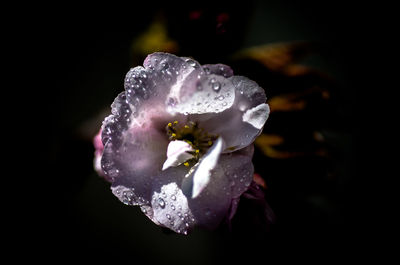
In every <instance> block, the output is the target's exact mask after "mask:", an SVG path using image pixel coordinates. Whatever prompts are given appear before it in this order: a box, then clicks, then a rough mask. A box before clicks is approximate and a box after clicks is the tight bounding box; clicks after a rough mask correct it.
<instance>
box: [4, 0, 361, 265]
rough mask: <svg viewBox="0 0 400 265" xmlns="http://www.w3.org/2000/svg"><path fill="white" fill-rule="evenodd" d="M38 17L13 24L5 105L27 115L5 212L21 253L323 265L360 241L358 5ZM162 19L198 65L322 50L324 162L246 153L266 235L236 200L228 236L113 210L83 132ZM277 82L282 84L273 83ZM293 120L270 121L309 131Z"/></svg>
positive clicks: (215, 6) (66, 11)
mask: <svg viewBox="0 0 400 265" xmlns="http://www.w3.org/2000/svg"><path fill="white" fill-rule="evenodd" d="M36 9H39V11H37V12H36V11H35V12H33V11H32V13H30V12H27V13H28V14H27V15H26V16H25V15H24V14H25V13H24V14H23V15H21V16H19V17H17V18H15V19H16V20H18V19H19V18H21V21H22V22H23V23H22V27H21V28H18V30H15V31H12V37H11V39H13V40H15V41H16V46H17V47H18V49H19V51H22V52H20V53H19V56H20V57H21V59H19V60H18V61H17V67H18V68H19V69H20V71H19V72H20V74H18V77H16V79H15V80H17V82H18V84H19V87H20V89H19V90H18V91H16V93H17V94H14V99H17V98H20V99H22V100H16V101H15V102H18V103H20V107H21V108H23V109H24V115H23V116H19V117H20V118H21V117H23V118H24V125H23V127H24V128H25V129H24V130H22V133H21V138H22V139H24V141H23V143H22V147H21V149H22V150H25V151H26V152H24V155H23V161H24V162H23V163H22V166H21V164H18V165H17V168H16V170H17V171H21V172H23V171H24V170H27V173H23V174H21V175H23V176H22V177H21V178H18V181H21V182H22V183H23V184H22V185H21V186H23V190H24V191H23V192H18V191H17V192H16V194H19V195H15V196H16V197H17V199H18V200H17V202H18V206H17V207H15V208H13V209H12V214H13V215H14V216H18V221H15V222H14V221H11V222H12V223H13V224H14V225H15V226H11V227H12V228H10V232H11V234H12V235H13V236H12V240H11V241H10V245H11V246H13V247H15V249H23V253H24V255H22V256H23V258H28V259H32V258H38V259H39V260H47V259H53V257H54V258H55V259H56V260H62V261H64V260H66V261H74V260H84V261H93V262H94V261H113V262H118V261H124V262H129V263H134V264H135V263H136V264H141V263H143V262H147V263H150V264H153V263H156V262H157V263H162V264H184V263H185V264H221V263H224V262H225V261H235V260H237V259H238V258H245V259H247V261H248V262H263V263H264V262H265V263H267V262H269V260H271V259H279V260H280V259H282V260H286V259H295V260H296V259H298V258H299V259H305V260H309V259H315V260H317V261H325V260H330V259H336V258H341V257H344V256H345V255H348V254H349V253H352V249H353V244H354V243H355V242H356V238H357V236H358V228H357V223H356V221H355V220H356V218H355V217H356V216H357V214H358V213H357V211H358V210H357V209H358V201H357V199H356V198H355V195H353V194H354V192H355V189H356V188H355V187H356V186H355V178H354V177H355V171H356V169H355V151H354V145H355V144H354V137H355V131H356V129H357V128H356V126H357V125H356V123H355V121H354V115H353V111H354V110H353V109H354V107H353V104H354V95H355V92H356V90H355V87H356V82H355V77H354V74H355V72H356V71H357V70H356V69H357V68H358V67H359V65H358V64H359V63H358V58H359V49H360V45H361V44H360V41H359V40H360V39H361V38H362V36H359V35H361V32H362V31H361V28H362V23H360V20H359V19H358V13H359V12H360V11H359V9H356V8H355V7H354V6H349V5H348V4H345V3H340V2H336V1H328V2H325V1H324V2H323V3H320V2H317V1H299V2H294V1H293V2H292V1H289V2H286V1H285V2H281V1H265V2H264V1H246V2H245V3H237V4H233V3H214V2H207V1H205V2H203V1H202V2H201V3H199V4H186V5H184V6H182V5H172V4H165V3H164V4H161V5H157V4H155V3H148V4H143V3H142V4H140V5H137V4H133V3H132V4H129V5H126V6H123V7H116V5H115V4H114V5H105V6H101V5H96V6H93V7H89V8H87V7H78V6H77V7H67V6H60V7H54V8H50V9H49V10H48V11H46V9H45V8H44V7H43V9H41V8H40V7H37V6H36ZM36 9H35V10H36ZM196 10H202V12H203V13H202V14H203V17H202V20H201V22H200V23H198V22H193V21H191V20H190V19H188V16H189V15H188V14H190V12H192V11H196ZM221 13H227V14H229V15H230V21H229V23H228V24H227V25H225V26H226V28H225V29H224V33H223V34H221V32H220V31H218V29H217V28H216V27H217V25H216V20H215V18H216V17H217V16H218V14H221ZM159 14H163V16H164V18H165V22H166V23H167V28H168V31H169V36H170V37H171V38H173V39H174V40H176V41H177V42H178V44H179V51H178V52H177V54H178V55H180V56H191V57H193V58H195V59H196V60H198V61H199V62H200V63H201V64H206V63H219V62H220V63H226V64H229V63H230V62H231V61H232V60H231V59H230V57H229V55H230V54H232V53H234V52H235V51H238V50H240V49H243V48H245V47H251V46H255V45H261V44H268V43H274V42H289V41H313V42H316V43H318V47H319V48H318V52H317V53H316V55H314V56H312V57H310V58H309V60H308V61H306V62H305V63H307V64H308V65H311V66H313V67H316V68H318V69H320V70H321V71H323V72H326V73H328V74H329V75H330V76H332V77H333V79H334V80H335V86H334V91H331V92H332V95H333V98H334V100H333V103H332V104H331V105H329V107H330V109H329V110H328V111H325V109H324V111H323V112H321V113H323V114H321V115H322V117H318V119H319V120H318V126H319V127H318V128H319V129H321V131H323V132H325V137H326V139H327V143H326V146H325V147H326V148H327V149H328V151H329V152H330V153H331V156H330V157H329V159H322V158H318V157H306V158H299V159H292V160H290V159H289V160H277V159H271V158H266V157H264V156H263V155H262V154H261V153H260V152H259V151H256V154H255V159H254V163H255V168H256V171H257V172H259V173H261V175H262V176H263V177H264V179H265V180H266V182H267V185H268V189H267V190H266V192H265V193H266V199H267V201H268V202H269V204H270V206H271V208H272V209H273V210H274V212H275V214H276V216H277V221H276V223H275V224H273V225H272V226H271V227H270V228H269V229H268V231H265V229H264V228H263V227H260V226H257V225H254V224H251V223H250V222H249V221H246V216H247V215H248V214H249V213H248V212H246V206H245V205H244V204H242V206H239V210H238V214H237V218H236V220H235V222H234V224H236V226H235V227H236V229H234V231H233V232H232V233H227V232H226V230H224V229H220V230H218V231H215V232H212V231H203V230H196V231H194V232H193V233H192V234H190V235H189V236H181V235H176V234H173V233H168V232H167V231H164V230H162V229H161V228H159V227H157V226H156V225H155V224H153V223H152V222H151V221H150V220H148V219H147V217H145V216H144V215H143V214H142V213H141V212H140V209H139V208H137V207H128V206H125V205H123V204H122V203H120V202H119V201H118V200H117V199H116V198H115V197H114V196H113V195H112V194H111V192H110V189H109V184H108V183H107V182H105V181H104V180H102V179H101V178H99V177H98V176H97V175H96V174H95V172H94V171H93V168H92V159H93V152H94V149H93V147H92V143H91V140H90V137H91V136H92V135H93V134H94V133H95V132H96V130H97V128H99V127H100V125H101V123H100V122H101V120H99V118H98V117H99V115H100V114H101V113H102V112H103V111H104V109H105V108H107V107H108V106H109V105H110V104H111V103H112V101H113V99H114V98H115V96H116V95H117V94H118V93H119V92H120V91H122V89H123V80H124V76H125V74H126V72H127V71H128V70H129V68H130V67H133V66H136V65H137V64H141V63H142V60H143V58H141V57H140V56H137V55H135V54H134V53H133V52H132V48H131V46H132V42H133V40H134V39H135V38H136V37H137V36H138V35H139V34H140V33H142V32H144V31H145V30H146V29H147V28H148V26H149V25H150V23H151V22H152V21H153V20H154V18H155V17H156V16H157V15H159ZM360 27H361V28H360ZM225 30H226V31H225ZM21 55H22V56H21ZM232 67H233V70H234V71H235V73H237V74H242V75H246V76H249V77H250V78H252V79H254V80H255V81H257V82H262V86H263V87H264V88H265V89H266V92H267V96H268V97H270V96H271V95H274V94H279V93H280V91H278V90H277V88H279V85H275V86H271V90H270V91H271V92H270V94H269V90H268V89H269V88H268V86H269V84H268V82H269V79H268V78H266V77H265V76H264V78H265V80H259V79H257V78H259V77H260V75H259V74H257V73H258V72H257V71H259V70H257V69H258V68H254V69H253V68H246V67H244V66H243V64H239V63H237V64H236V65H235V63H234V62H233V65H232ZM262 73H263V72H262ZM261 76H262V74H261ZM272 77H276V76H274V75H272ZM274 82H276V83H277V84H281V83H280V80H279V79H278V80H277V79H274ZM282 82H286V81H282ZM290 82H292V81H290ZM290 82H289V83H290ZM289 83H288V84H289ZM274 87H275V90H274ZM25 101H26V102H28V104H23V103H22V102H25ZM13 106H14V105H13ZM316 112H318V110H316ZM325 114H326V116H324V115H325ZM96 117H97V118H96ZM270 119H271V118H270ZM285 119H286V118H285ZM290 119H292V121H293V124H294V125H293V126H294V127H290V125H287V124H281V123H279V116H276V118H275V119H274V120H271V126H272V128H282V126H286V127H285V128H288V130H291V129H294V130H295V126H297V127H298V126H300V127H301V126H305V127H306V126H314V124H313V123H312V121H311V122H310V124H308V123H307V124H301V123H299V122H297V123H296V120H297V119H296V116H294V117H292V118H290ZM88 121H89V122H88ZM90 121H91V122H92V123H90ZM274 121H275V122H274ZM285 121H286V120H285ZM269 122H270V121H267V124H266V127H268V126H269V125H268V124H269ZM93 124H94V125H93ZM274 126H275V127H274ZM18 131H19V132H21V130H18ZM297 144H299V145H301V142H299V143H297ZM21 149H18V151H16V153H17V154H16V155H18V154H19V151H20V150H21ZM265 165H268V166H265ZM332 172H333V173H332ZM332 175H333V176H334V177H332ZM18 183H19V182H18ZM10 185H13V184H10ZM17 185H19V184H17ZM25 189H26V190H27V191H25ZM13 192H14V189H13ZM21 193H22V194H21ZM15 257H16V258H18V255H15Z"/></svg>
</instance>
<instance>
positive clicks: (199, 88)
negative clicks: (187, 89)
mask: <svg viewBox="0 0 400 265" xmlns="http://www.w3.org/2000/svg"><path fill="white" fill-rule="evenodd" d="M196 88H197V90H203V86H202V85H201V83H200V82H199V83H197V86H196Z"/></svg>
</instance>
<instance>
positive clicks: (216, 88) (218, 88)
mask: <svg viewBox="0 0 400 265" xmlns="http://www.w3.org/2000/svg"><path fill="white" fill-rule="evenodd" d="M212 89H213V90H214V91H215V92H219V91H220V90H221V84H220V83H219V82H215V83H213V84H212Z"/></svg>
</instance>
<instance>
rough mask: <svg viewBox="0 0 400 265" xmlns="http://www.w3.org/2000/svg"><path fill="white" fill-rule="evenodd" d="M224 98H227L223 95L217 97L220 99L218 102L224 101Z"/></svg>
mask: <svg viewBox="0 0 400 265" xmlns="http://www.w3.org/2000/svg"><path fill="white" fill-rule="evenodd" d="M224 98H225V97H224V96H222V95H221V96H219V97H217V99H218V100H224Z"/></svg>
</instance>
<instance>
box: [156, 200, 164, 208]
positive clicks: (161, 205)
mask: <svg viewBox="0 0 400 265" xmlns="http://www.w3.org/2000/svg"><path fill="white" fill-rule="evenodd" d="M158 205H160V207H161V208H164V207H165V201H164V200H163V199H162V198H159V199H158Z"/></svg>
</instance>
